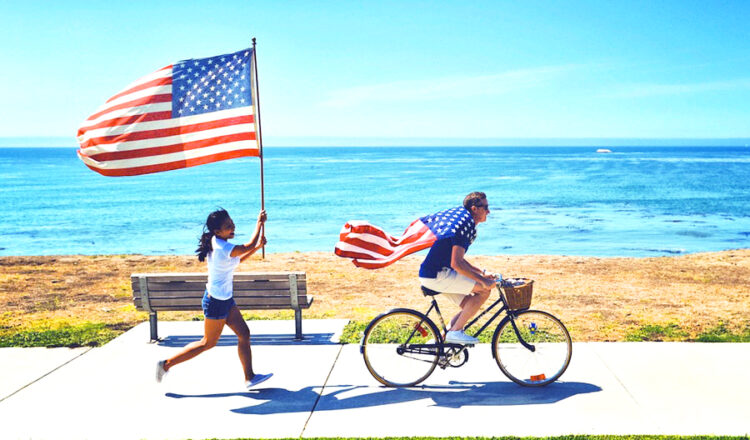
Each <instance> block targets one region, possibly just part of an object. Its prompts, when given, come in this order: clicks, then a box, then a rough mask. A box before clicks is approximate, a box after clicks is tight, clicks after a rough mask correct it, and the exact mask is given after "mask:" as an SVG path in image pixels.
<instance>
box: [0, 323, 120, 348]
mask: <svg viewBox="0 0 750 440" xmlns="http://www.w3.org/2000/svg"><path fill="white" fill-rule="evenodd" d="M124 331H125V329H123V328H121V326H118V325H108V324H103V323H92V322H86V323H82V324H78V325H69V324H63V325H59V326H56V327H55V328H35V329H30V330H22V331H14V332H9V331H4V332H0V347H84V346H88V347H98V346H102V345H104V344H106V343H107V342H109V341H111V340H112V339H114V338H116V337H117V336H119V335H121V334H122V333H123V332H124Z"/></svg>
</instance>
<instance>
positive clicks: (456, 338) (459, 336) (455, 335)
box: [445, 330, 479, 345]
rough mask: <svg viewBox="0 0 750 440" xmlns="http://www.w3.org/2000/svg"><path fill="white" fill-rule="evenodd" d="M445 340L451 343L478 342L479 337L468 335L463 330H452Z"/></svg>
mask: <svg viewBox="0 0 750 440" xmlns="http://www.w3.org/2000/svg"><path fill="white" fill-rule="evenodd" d="M445 342H447V343H449V344H464V345H466V344H478V343H479V339H477V338H474V337H472V336H469V335H467V334H466V333H464V332H463V330H454V331H450V332H448V333H447V334H446V335H445Z"/></svg>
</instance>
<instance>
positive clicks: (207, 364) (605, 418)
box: [0, 320, 750, 439]
mask: <svg viewBox="0 0 750 440" xmlns="http://www.w3.org/2000/svg"><path fill="white" fill-rule="evenodd" d="M249 325H250V329H251V332H252V334H253V355H254V357H255V363H254V365H255V367H256V371H258V372H269V371H273V373H274V377H273V378H272V379H270V380H269V381H268V382H266V383H264V384H263V385H262V386H260V387H259V388H258V389H256V390H253V391H250V392H248V391H246V390H244V389H243V380H242V374H241V369H240V366H239V361H238V360H237V355H236V348H235V347H234V345H233V344H235V343H236V338H235V337H234V336H233V335H232V334H231V332H227V333H225V334H224V335H223V336H222V338H221V339H220V343H219V345H218V346H217V347H216V348H214V349H213V350H211V351H209V352H207V353H204V354H202V355H201V356H199V357H197V358H195V359H194V360H192V361H190V362H188V363H185V364H183V365H180V366H178V367H175V369H174V370H173V371H171V372H170V373H169V375H168V376H167V377H166V379H165V381H164V383H162V384H156V383H155V382H154V378H153V376H154V364H155V362H156V360H158V359H162V358H164V357H167V356H169V355H171V354H173V353H175V352H176V351H177V350H178V348H179V347H181V346H182V345H184V344H185V343H187V342H189V341H192V340H195V339H197V338H200V336H201V334H202V323H201V322H160V323H159V327H160V328H159V332H160V334H161V335H165V336H167V337H166V338H165V340H164V341H162V342H161V343H159V344H149V343H148V342H147V339H148V323H144V324H141V325H139V326H137V327H135V328H133V329H132V330H130V331H129V332H127V333H125V334H124V335H122V336H120V337H119V338H117V339H115V340H114V341H112V342H110V343H109V344H107V345H106V346H104V347H101V348H95V349H86V348H84V349H74V350H69V349H49V350H47V349H0V438H2V439H29V438H32V439H103V438H107V439H140V438H147V439H166V438H170V439H180V438H197V439H200V438H212V437H219V438H237V437H253V438H257V437H300V436H301V437H318V436H326V437H335V436H357V437H367V436H413V435H435V436H449V435H450V436H453V435H455V436H475V435H483V436H499V435H517V436H543V435H562V434H680V435H696V434H722V435H747V434H748V432H750V417H749V416H748V414H750V375H748V365H750V344H690V343H585V344H584V343H581V344H575V345H574V349H573V360H572V362H571V365H570V367H569V368H568V371H567V372H566V373H565V375H564V376H563V377H562V378H561V379H562V380H561V381H559V382H556V383H554V384H552V385H550V386H548V387H544V388H541V389H529V388H523V387H519V386H517V385H515V384H513V383H512V382H510V381H509V380H508V379H507V378H505V376H503V375H502V373H501V372H500V370H499V369H498V368H497V366H496V365H495V363H494V361H493V360H492V358H491V354H490V349H489V346H488V345H479V346H477V347H475V348H474V349H472V352H471V360H470V362H469V363H468V364H466V365H465V366H463V367H461V368H459V369H449V370H445V371H443V370H439V369H438V370H436V371H435V373H434V374H433V375H432V376H431V377H430V378H429V379H428V381H427V382H426V383H425V384H424V386H420V387H415V388H408V389H390V388H384V387H381V386H379V384H378V383H377V382H376V381H375V380H374V379H372V377H370V375H369V373H368V372H367V370H366V369H365V367H364V364H363V362H362V358H361V355H360V354H359V350H358V346H356V345H340V344H338V343H336V342H337V340H338V339H337V338H338V334H339V332H340V330H341V329H342V328H343V326H344V325H345V321H342V320H305V321H304V324H303V329H304V331H305V333H306V334H307V335H308V336H309V339H308V340H307V341H306V342H303V343H297V342H294V341H293V337H292V335H293V334H294V324H293V321H250V322H249Z"/></svg>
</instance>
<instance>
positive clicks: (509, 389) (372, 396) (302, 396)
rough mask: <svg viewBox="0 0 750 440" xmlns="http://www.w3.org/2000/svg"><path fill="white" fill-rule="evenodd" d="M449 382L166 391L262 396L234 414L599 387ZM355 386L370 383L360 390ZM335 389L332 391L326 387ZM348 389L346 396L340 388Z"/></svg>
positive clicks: (494, 400) (498, 398) (494, 402)
mask: <svg viewBox="0 0 750 440" xmlns="http://www.w3.org/2000/svg"><path fill="white" fill-rule="evenodd" d="M450 384H451V385H449V386H429V385H428V386H421V387H412V388H386V387H377V388H375V387H368V386H365V385H328V386H326V387H325V390H326V394H324V395H322V396H320V400H318V401H317V405H316V403H315V402H316V400H317V399H318V396H319V390H320V388H321V387H320V386H318V387H313V386H310V387H305V388H303V389H301V390H298V391H289V390H286V389H283V388H262V389H258V390H256V391H251V392H245V393H217V394H198V395H186V394H176V393H167V394H166V396H167V397H171V398H176V399H182V398H221V397H230V396H242V397H247V398H249V399H253V400H257V401H261V402H262V403H260V404H258V405H251V406H245V407H242V408H236V409H233V410H231V411H232V412H234V413H238V414H259V415H260V414H281V413H295V412H307V411H312V410H313V407H314V408H315V411H336V410H343V409H355V408H368V407H376V406H383V405H390V404H396V403H403V402H411V401H416V400H423V399H430V400H432V405H431V406H438V407H443V408H462V407H470V406H509V405H539V404H551V403H555V402H559V401H561V400H564V399H567V398H569V397H571V396H575V395H578V394H588V393H595V392H599V391H601V390H602V388H601V387H599V386H596V385H593V384H590V383H584V382H555V383H553V384H550V385H548V386H546V387H541V388H527V387H521V386H519V385H516V384H514V383H512V382H457V381H451V382H450ZM357 389H371V390H372V391H369V392H365V393H360V392H358V391H355V390H357ZM330 390H333V391H332V392H329V391H330ZM350 391H351V392H352V395H350V396H341V394H342V393H347V392H350Z"/></svg>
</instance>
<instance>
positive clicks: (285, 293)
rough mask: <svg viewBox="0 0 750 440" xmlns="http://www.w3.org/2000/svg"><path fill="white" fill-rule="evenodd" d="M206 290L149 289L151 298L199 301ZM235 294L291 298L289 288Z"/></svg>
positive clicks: (236, 293) (137, 295)
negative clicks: (153, 290) (193, 299)
mask: <svg viewBox="0 0 750 440" xmlns="http://www.w3.org/2000/svg"><path fill="white" fill-rule="evenodd" d="M204 293H205V292H204V291H203V290H194V291H186V290H162V291H160V292H152V291H151V290H149V291H148V297H149V298H151V299H154V298H196V299H197V300H198V301H200V299H201V298H203V294H204ZM142 296H143V295H141V292H140V291H138V292H133V298H141V297H142ZM233 296H234V298H235V299H237V298H240V297H247V296H250V297H252V296H255V297H258V298H266V297H267V298H274V297H280V298H286V299H287V301H288V300H290V294H289V289H287V290H281V289H276V290H264V291H257V290H235V291H234V293H233ZM305 296H307V292H304V291H303V292H297V298H298V299H299V300H300V301H302V298H304V297H305Z"/></svg>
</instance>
